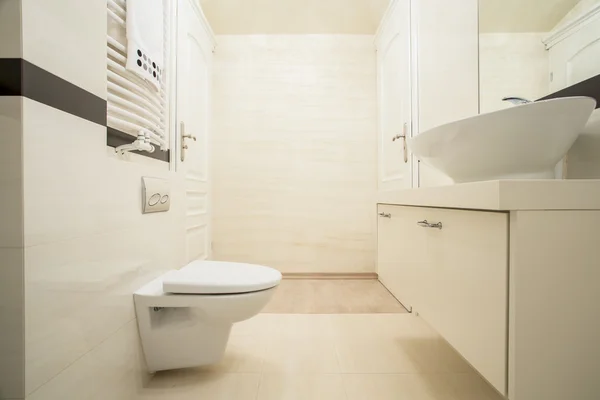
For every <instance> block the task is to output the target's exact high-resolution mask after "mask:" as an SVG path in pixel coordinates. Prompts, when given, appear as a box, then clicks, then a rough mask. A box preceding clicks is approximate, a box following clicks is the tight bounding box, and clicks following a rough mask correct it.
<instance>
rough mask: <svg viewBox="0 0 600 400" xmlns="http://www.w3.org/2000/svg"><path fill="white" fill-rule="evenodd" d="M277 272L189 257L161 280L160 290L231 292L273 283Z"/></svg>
mask: <svg viewBox="0 0 600 400" xmlns="http://www.w3.org/2000/svg"><path fill="white" fill-rule="evenodd" d="M280 281H281V273H280V272H279V271H277V270H276V269H273V268H269V267H265V266H262V265H254V264H243V263H234V262H223V261H193V262H191V263H189V264H188V265H186V266H185V267H183V268H182V269H180V270H179V271H175V272H173V273H171V274H169V275H168V276H166V277H165V279H164V280H163V291H164V292H167V293H182V294H227V293H229V294H232V293H248V292H257V291H259V290H265V289H270V288H272V287H275V286H277V285H278V284H279V282H280Z"/></svg>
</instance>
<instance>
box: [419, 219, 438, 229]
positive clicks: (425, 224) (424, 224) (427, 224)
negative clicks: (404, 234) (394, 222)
mask: <svg viewBox="0 0 600 400" xmlns="http://www.w3.org/2000/svg"><path fill="white" fill-rule="evenodd" d="M417 225H419V226H422V227H423V228H438V229H442V223H441V222H435V223H434V222H427V220H426V219H424V220H423V221H418V222H417Z"/></svg>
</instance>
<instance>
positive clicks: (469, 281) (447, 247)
mask: <svg viewBox="0 0 600 400" xmlns="http://www.w3.org/2000/svg"><path fill="white" fill-rule="evenodd" d="M579 182H580V183H577V182H574V183H571V182H568V181H566V182H564V183H563V182H561V181H556V182H541V183H540V184H539V185H534V184H533V183H531V184H530V185H531V186H532V187H534V186H537V187H535V188H533V189H531V188H529V186H527V183H528V182H524V183H523V182H516V183H515V184H512V183H510V182H509V183H507V184H506V185H502V184H500V185H494V182H482V183H474V184H469V185H456V186H448V187H441V188H428V189H412V190H407V191H402V192H399V193H400V194H398V195H394V196H390V195H388V198H392V197H394V198H396V199H401V200H399V201H397V202H394V203H393V204H379V205H378V210H377V211H378V214H379V216H378V257H377V260H378V273H379V276H380V280H381V282H382V283H383V284H384V285H385V286H386V287H387V288H388V289H389V290H390V292H391V293H392V294H393V295H394V296H395V297H396V298H397V299H398V300H399V301H400V302H402V303H403V305H405V306H406V307H407V308H408V309H409V310H411V311H413V313H415V314H416V315H418V316H419V317H421V318H423V319H424V320H425V321H427V323H429V324H430V325H431V326H432V327H433V328H434V329H435V330H436V331H438V333H439V334H440V335H441V336H442V337H444V339H446V340H447V341H448V343H450V344H451V345H452V346H453V347H454V348H455V349H456V350H457V351H458V352H459V353H460V354H461V355H462V356H463V357H464V358H465V359H466V360H467V361H468V362H469V363H470V364H471V365H472V366H473V367H474V368H475V369H476V370H477V371H478V372H479V373H480V374H481V375H482V376H483V377H484V378H486V379H487V380H488V382H489V383H490V384H491V385H492V386H493V387H495V388H496V389H497V390H498V391H499V392H500V393H501V394H503V395H504V396H506V397H507V398H508V399H510V400H531V399H544V400H562V399H566V398H573V399H575V398H576V399H578V400H593V399H597V398H598V397H597V396H598V393H600V381H598V379H597V371H600V346H598V339H597V338H598V337H600V308H599V307H598V305H597V299H598V293H600V267H599V266H600V264H599V261H598V260H600V246H598V235H597V227H598V226H600V211H599V210H598V209H599V208H600V206H598V204H600V193H598V192H597V186H596V187H594V186H593V185H588V186H589V188H590V190H592V191H591V192H589V193H588V194H586V193H584V192H583V191H581V190H583V189H584V186H586V182H584V181H579ZM567 186H568V187H567ZM560 187H563V188H564V189H565V190H558V189H559V188H560ZM479 188H481V190H480V189H479ZM569 188H570V189H569ZM433 189H435V190H433ZM488 189H489V190H488ZM555 189H557V190H555ZM567 189H568V190H567ZM586 190H587V189H586ZM578 191H581V193H579V194H577V192H578ZM594 193H595V195H594ZM594 196H595V197H594ZM595 198H598V200H594V199H595ZM435 199H438V201H439V204H442V203H443V204H444V206H443V207H452V208H437V207H432V203H433V202H434V201H435ZM474 199H479V200H480V204H481V205H480V206H473V205H470V206H468V205H467V204H468V203H471V204H473V203H474V202H476V201H474ZM533 199H535V201H534V200H533ZM589 199H591V201H592V202H593V203H590V204H595V206H594V205H592V206H591V207H590V204H588V203H589V202H588V200H589ZM484 200H486V201H487V200H490V202H489V205H484ZM584 203H585V204H584ZM570 204H576V207H574V209H571V208H569V207H571V205H570ZM421 205H422V206H421ZM440 207H441V206H440ZM462 207H469V209H460V208H462ZM474 208H477V209H480V210H475V209H474ZM425 221H426V222H425ZM438 223H440V224H441V225H437V224H438Z"/></svg>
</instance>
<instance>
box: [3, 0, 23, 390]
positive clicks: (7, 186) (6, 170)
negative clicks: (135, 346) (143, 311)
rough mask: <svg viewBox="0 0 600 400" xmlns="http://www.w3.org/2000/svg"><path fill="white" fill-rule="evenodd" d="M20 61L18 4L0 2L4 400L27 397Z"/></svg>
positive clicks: (8, 1)
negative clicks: (13, 63)
mask: <svg viewBox="0 0 600 400" xmlns="http://www.w3.org/2000/svg"><path fill="white" fill-rule="evenodd" d="M19 57H21V4H20V0H4V1H0V199H1V201H2V207H0V332H1V333H0V337H1V339H0V399H19V398H23V396H24V386H25V360H24V356H25V343H24V339H23V338H24V329H25V323H24V321H25V310H24V303H23V296H24V285H23V262H24V261H23V171H22V162H23V158H22V151H21V149H22V124H21V122H22V121H21V98H20V97H18V96H14V95H11V93H9V91H8V90H7V89H6V88H7V82H6V81H5V79H6V77H7V76H8V74H7V73H6V68H7V65H8V64H7V61H6V59H10V58H19Z"/></svg>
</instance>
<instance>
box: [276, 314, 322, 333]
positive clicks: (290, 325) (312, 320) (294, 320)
mask: <svg viewBox="0 0 600 400" xmlns="http://www.w3.org/2000/svg"><path fill="white" fill-rule="evenodd" d="M270 315H272V316H274V317H275V318H274V319H273V321H272V324H271V337H279V338H282V337H305V338H306V337H333V327H332V324H331V316H330V315H328V314H270Z"/></svg>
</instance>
